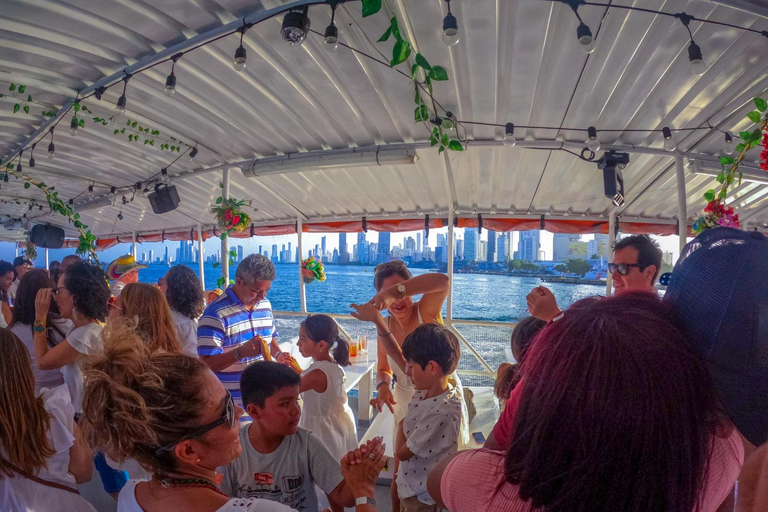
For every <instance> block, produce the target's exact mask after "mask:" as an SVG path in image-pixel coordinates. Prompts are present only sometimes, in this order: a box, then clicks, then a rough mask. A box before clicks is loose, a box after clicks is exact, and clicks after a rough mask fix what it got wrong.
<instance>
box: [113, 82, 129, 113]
mask: <svg viewBox="0 0 768 512" xmlns="http://www.w3.org/2000/svg"><path fill="white" fill-rule="evenodd" d="M130 79H131V75H125V76H124V77H123V94H122V95H121V96H120V97H119V98H118V99H117V105H116V106H115V113H116V114H117V115H119V116H121V115H123V114H125V106H126V105H127V104H128V101H127V100H126V99H125V91H126V89H127V88H128V80H130Z"/></svg>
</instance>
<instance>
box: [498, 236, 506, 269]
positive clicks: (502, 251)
mask: <svg viewBox="0 0 768 512" xmlns="http://www.w3.org/2000/svg"><path fill="white" fill-rule="evenodd" d="M496 261H498V262H499V263H504V264H505V265H506V264H507V262H508V261H509V235H508V234H507V233H504V234H503V235H500V236H499V237H498V238H497V239H496Z"/></svg>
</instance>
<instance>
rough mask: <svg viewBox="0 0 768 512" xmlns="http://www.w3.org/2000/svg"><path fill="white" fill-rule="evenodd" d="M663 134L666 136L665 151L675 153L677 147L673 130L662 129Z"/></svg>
mask: <svg viewBox="0 0 768 512" xmlns="http://www.w3.org/2000/svg"><path fill="white" fill-rule="evenodd" d="M661 133H662V134H664V149H666V150H667V151H674V150H675V148H676V147H677V145H676V144H675V141H674V139H673V138H672V130H670V129H669V128H668V127H666V126H665V127H664V128H662V129H661Z"/></svg>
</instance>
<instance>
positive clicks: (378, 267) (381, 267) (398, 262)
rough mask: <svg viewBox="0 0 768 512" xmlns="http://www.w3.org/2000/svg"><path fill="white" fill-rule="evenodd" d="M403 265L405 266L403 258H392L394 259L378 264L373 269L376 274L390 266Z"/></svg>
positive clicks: (399, 266) (397, 266)
mask: <svg viewBox="0 0 768 512" xmlns="http://www.w3.org/2000/svg"><path fill="white" fill-rule="evenodd" d="M403 267H405V263H403V262H402V261H401V260H392V261H387V262H385V263H381V264H379V265H376V267H374V269H373V273H374V274H375V273H377V272H380V271H382V270H384V269H388V268H403Z"/></svg>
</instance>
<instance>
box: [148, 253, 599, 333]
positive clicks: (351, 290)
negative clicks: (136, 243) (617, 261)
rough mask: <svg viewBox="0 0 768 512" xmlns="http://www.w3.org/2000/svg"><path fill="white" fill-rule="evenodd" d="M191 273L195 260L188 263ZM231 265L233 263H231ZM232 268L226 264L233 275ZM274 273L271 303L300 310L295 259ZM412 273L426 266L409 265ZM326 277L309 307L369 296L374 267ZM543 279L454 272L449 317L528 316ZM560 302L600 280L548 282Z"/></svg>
mask: <svg viewBox="0 0 768 512" xmlns="http://www.w3.org/2000/svg"><path fill="white" fill-rule="evenodd" d="M189 267H190V268H192V270H194V271H195V273H197V272H198V266H197V265H196V264H193V265H189ZM235 268H236V265H235ZM235 268H232V269H230V275H231V276H234V273H235ZM275 268H276V271H277V277H276V279H275V280H274V281H273V282H272V288H271V289H270V291H269V293H268V294H267V298H269V300H270V302H272V308H273V309H274V310H278V311H300V310H301V301H300V298H299V284H298V282H299V271H298V269H297V266H296V265H295V264H277V265H275ZM411 270H412V273H413V274H414V275H420V274H424V273H426V272H428V270H426V269H418V268H416V269H411ZM167 271H168V267H166V266H163V265H152V266H150V267H149V268H148V269H144V270H142V271H141V272H140V273H139V280H140V281H142V282H147V283H156V282H157V280H158V279H159V278H160V277H163V276H164V275H165V273H166V272H167ZM325 273H326V275H327V279H326V280H325V281H323V282H318V281H315V282H313V283H311V284H308V285H306V294H307V309H308V310H309V311H310V312H314V313H337V314H346V313H349V311H350V308H349V305H350V304H351V303H362V302H367V301H369V300H370V299H371V298H372V297H373V295H374V294H375V290H374V288H373V267H365V266H358V265H325ZM220 275H221V270H220V269H218V268H213V266H211V265H210V264H206V265H205V287H206V289H208V290H210V289H213V288H215V287H216V280H217V279H218V277H219V276H220ZM542 284H543V283H542V282H541V280H540V279H538V278H534V277H512V276H503V275H492V274H454V284H453V317H454V318H455V319H464V320H480V321H489V322H517V321H519V320H520V319H522V318H524V317H525V316H527V313H526V307H527V306H526V302H525V296H526V295H527V294H528V293H529V292H530V291H531V290H532V289H533V288H535V287H536V286H540V285H542ZM547 286H548V287H549V288H550V289H551V290H552V292H553V293H554V294H555V296H556V297H557V300H558V303H559V304H560V307H561V308H563V309H564V308H566V307H568V306H570V305H571V304H573V303H574V302H576V301H578V300H580V299H583V298H585V297H590V296H593V295H604V294H605V287H604V286H595V285H571V284H562V283H549V284H547Z"/></svg>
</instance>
